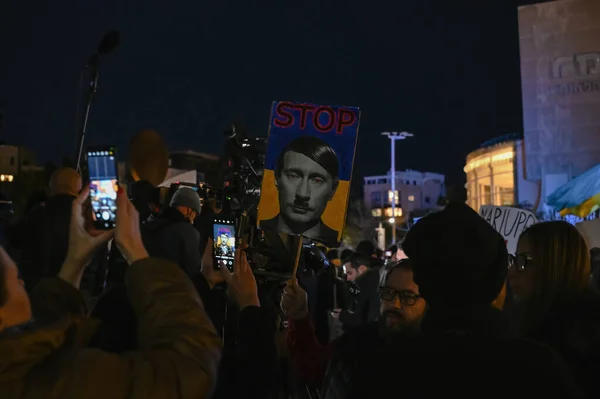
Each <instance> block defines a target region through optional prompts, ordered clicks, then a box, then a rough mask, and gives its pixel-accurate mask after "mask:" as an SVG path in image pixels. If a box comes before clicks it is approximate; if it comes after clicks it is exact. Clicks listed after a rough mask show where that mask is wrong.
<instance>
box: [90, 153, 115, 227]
mask: <svg viewBox="0 0 600 399" xmlns="http://www.w3.org/2000/svg"><path fill="white" fill-rule="evenodd" d="M87 162H88V172H89V180H90V202H91V205H92V219H93V221H94V227H95V228H96V229H98V230H110V229H113V228H114V227H115V222H116V217H117V192H118V191H119V178H118V176H119V175H118V169H117V155H116V147H115V146H103V147H93V148H90V149H88V151H87Z"/></svg>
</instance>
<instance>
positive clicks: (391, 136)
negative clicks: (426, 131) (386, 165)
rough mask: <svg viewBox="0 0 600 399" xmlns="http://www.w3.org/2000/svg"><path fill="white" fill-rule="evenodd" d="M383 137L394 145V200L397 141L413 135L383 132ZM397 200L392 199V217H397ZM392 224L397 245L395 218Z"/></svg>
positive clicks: (392, 172)
mask: <svg viewBox="0 0 600 399" xmlns="http://www.w3.org/2000/svg"><path fill="white" fill-rule="evenodd" d="M381 135H382V136H387V138H388V139H390V142H391V145H392V170H391V175H392V176H391V177H392V191H391V192H392V195H391V197H392V198H393V197H394V196H395V195H394V194H395V193H396V140H404V139H407V138H409V137H413V134H412V133H408V132H383V133H381ZM395 200H396V199H395V198H393V199H392V201H391V202H392V216H396V201H395ZM390 223H391V224H392V225H393V226H392V244H395V243H396V219H394V218H393V217H392V218H390Z"/></svg>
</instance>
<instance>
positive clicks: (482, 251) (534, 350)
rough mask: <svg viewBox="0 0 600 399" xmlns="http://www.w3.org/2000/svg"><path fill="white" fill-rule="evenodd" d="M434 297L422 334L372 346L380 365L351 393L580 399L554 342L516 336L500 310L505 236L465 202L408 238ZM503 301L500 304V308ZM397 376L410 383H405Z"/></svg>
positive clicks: (422, 287)
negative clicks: (498, 306) (383, 345)
mask: <svg viewBox="0 0 600 399" xmlns="http://www.w3.org/2000/svg"><path fill="white" fill-rule="evenodd" d="M402 248H403V249H404V251H405V253H406V255H407V256H408V257H409V259H410V260H411V263H412V265H413V271H414V281H415V283H416V284H417V285H418V287H419V293H420V295H421V296H422V297H423V299H424V300H425V301H426V302H427V306H428V308H427V311H426V312H425V315H424V316H423V319H422V322H421V327H420V331H421V332H420V333H419V334H418V335H416V336H414V337H403V339H402V340H396V341H395V342H393V343H389V344H388V345H386V346H385V347H382V348H379V349H378V350H377V351H373V352H372V354H371V355H370V357H369V358H368V359H367V360H365V361H366V362H367V363H368V364H376V365H377V367H376V368H375V367H373V368H372V369H365V370H364V373H363V374H362V375H361V378H362V379H364V380H367V381H375V380H377V381H378V383H377V384H372V385H370V386H368V389H367V388H365V387H364V384H363V385H361V384H356V385H354V384H353V383H352V382H350V387H349V392H351V395H349V396H347V397H348V398H365V397H374V398H375V397H385V396H388V394H389V392H393V391H394V389H396V390H399V391H398V392H399V395H401V396H402V397H403V398H429V397H436V396H439V392H444V395H445V396H455V397H459V396H460V397H462V398H482V397H484V398H507V397H510V398H533V397H536V398H542V397H543V398H580V397H585V396H584V395H583V394H582V391H581V387H579V386H578V384H577V383H576V382H575V380H574V378H573V375H572V374H571V373H570V371H569V370H568V369H567V367H566V365H565V363H564V361H563V359H562V358H561V357H560V356H559V355H558V354H557V353H556V352H555V351H553V350H552V349H550V348H549V347H547V346H545V345H542V344H540V343H537V342H534V341H529V340H525V339H518V338H513V337H512V336H511V334H510V329H509V323H508V321H507V320H505V319H504V316H503V314H502V313H501V311H500V310H498V309H497V301H496V299H497V298H498V297H499V296H500V295H501V293H502V290H503V287H504V286H505V280H506V276H507V272H508V253H507V250H506V245H505V243H504V240H503V238H502V237H501V236H500V234H498V233H497V232H496V231H495V230H494V229H493V228H492V226H491V225H489V224H488V223H487V222H486V221H485V220H484V219H483V218H482V217H480V216H479V214H478V213H477V212H475V211H474V210H473V209H471V208H469V207H468V206H467V205H465V204H464V203H454V202H451V203H449V204H448V205H447V206H446V207H445V208H444V210H442V211H439V212H437V213H433V214H430V215H428V216H425V217H424V218H423V219H421V220H419V223H417V224H415V226H414V227H413V228H412V229H411V230H410V231H409V232H408V234H407V236H406V238H405V240H404V242H403V243H402ZM494 305H496V307H494ZM398 376H402V381H409V383H407V384H402V386H401V387H398Z"/></svg>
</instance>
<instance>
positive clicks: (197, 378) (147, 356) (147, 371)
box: [0, 259, 221, 399]
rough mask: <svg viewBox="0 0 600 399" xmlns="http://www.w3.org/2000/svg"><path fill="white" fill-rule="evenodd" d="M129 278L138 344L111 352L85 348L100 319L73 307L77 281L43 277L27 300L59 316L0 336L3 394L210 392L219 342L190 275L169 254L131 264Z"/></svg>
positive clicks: (90, 397)
mask: <svg viewBox="0 0 600 399" xmlns="http://www.w3.org/2000/svg"><path fill="white" fill-rule="evenodd" d="M126 283H127V290H128V294H129V299H130V301H131V303H132V305H133V308H134V309H135V313H136V316H137V319H138V326H139V329H138V331H139V335H138V341H139V350H138V351H135V352H128V353H124V354H122V355H115V354H109V353H106V352H103V351H100V350H97V349H87V348H86V344H87V342H88V341H89V339H90V337H91V335H92V334H93V333H94V331H95V329H96V328H97V324H98V322H97V321H95V320H93V319H89V318H84V317H81V316H76V315H75V314H76V313H80V304H81V302H82V301H81V297H80V295H79V293H78V291H77V290H76V289H75V288H73V287H72V286H70V285H69V284H67V283H65V282H64V281H62V280H60V279H58V278H52V279H49V280H45V281H44V282H40V284H39V286H38V287H37V288H36V290H35V292H34V293H33V296H34V297H35V296H37V297H38V298H37V299H33V298H32V303H33V304H39V303H42V304H44V307H43V308H41V309H40V308H39V307H36V308H35V309H34V316H37V318H38V319H39V318H40V316H43V317H41V318H42V319H44V320H46V321H50V320H52V319H59V321H58V322H56V323H54V324H52V325H50V326H47V327H44V328H36V329H32V330H31V331H25V332H14V333H13V332H5V333H4V334H2V335H1V336H0V392H2V394H1V396H2V398H3V399H4V398H5V399H13V398H42V397H43V398H47V399H52V398H86V399H94V398H98V399H100V398H102V399H104V398H125V397H127V398H140V399H141V398H210V397H211V395H212V392H213V389H214V386H215V384H216V378H217V367H218V364H219V359H220V354H221V343H220V341H219V338H218V336H217V334H216V332H215V330H214V328H213V326H212V324H211V323H210V321H209V320H208V318H207V317H206V314H205V313H204V310H203V307H202V302H201V301H200V299H199V298H198V295H197V294H196V292H195V289H194V287H193V286H192V284H191V283H190V281H189V279H188V278H187V277H186V276H185V274H184V273H182V272H181V270H180V269H179V268H178V267H176V266H175V265H174V264H172V263H170V262H166V261H162V260H159V259H145V260H141V261H139V262H136V263H134V264H132V265H131V266H130V267H129V268H128V271H127V275H126ZM40 312H41V313H44V312H46V314H43V315H41V314H40Z"/></svg>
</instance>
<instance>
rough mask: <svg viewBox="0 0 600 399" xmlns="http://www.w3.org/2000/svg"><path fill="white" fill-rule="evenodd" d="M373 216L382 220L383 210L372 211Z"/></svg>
mask: <svg viewBox="0 0 600 399" xmlns="http://www.w3.org/2000/svg"><path fill="white" fill-rule="evenodd" d="M371 215H373V217H374V218H380V217H381V208H377V209H373V210H371Z"/></svg>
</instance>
